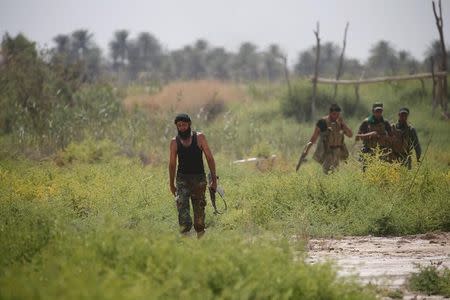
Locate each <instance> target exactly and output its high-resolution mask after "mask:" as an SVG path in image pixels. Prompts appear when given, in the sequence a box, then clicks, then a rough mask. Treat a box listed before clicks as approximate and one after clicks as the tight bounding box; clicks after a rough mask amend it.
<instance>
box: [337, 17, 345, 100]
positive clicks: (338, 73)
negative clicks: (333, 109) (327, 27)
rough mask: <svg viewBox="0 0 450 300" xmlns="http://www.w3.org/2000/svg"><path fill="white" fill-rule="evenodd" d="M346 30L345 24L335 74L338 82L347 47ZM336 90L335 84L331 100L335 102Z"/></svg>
mask: <svg viewBox="0 0 450 300" xmlns="http://www.w3.org/2000/svg"><path fill="white" fill-rule="evenodd" d="M347 30H348V22H347V25H345V31H344V42H343V43H342V52H341V56H340V57H339V64H338V68H337V72H336V81H337V80H339V78H340V77H341V75H342V66H343V63H344V54H345V47H346V45H347ZM337 90H338V85H337V83H336V84H335V85H334V95H333V100H336V96H337Z"/></svg>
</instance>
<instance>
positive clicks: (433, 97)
mask: <svg viewBox="0 0 450 300" xmlns="http://www.w3.org/2000/svg"><path fill="white" fill-rule="evenodd" d="M430 63H431V78H432V81H433V90H432V94H431V97H432V98H431V105H432V110H431V113H432V115H433V116H434V113H435V110H436V104H437V101H436V83H437V82H436V76H435V74H434V57H433V56H432V57H430Z"/></svg>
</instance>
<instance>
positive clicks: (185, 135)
mask: <svg viewBox="0 0 450 300" xmlns="http://www.w3.org/2000/svg"><path fill="white" fill-rule="evenodd" d="M178 136H179V137H180V139H182V140H187V139H189V138H190V137H191V127H190V126H189V128H188V129H187V130H186V131H183V132H181V131H179V130H178Z"/></svg>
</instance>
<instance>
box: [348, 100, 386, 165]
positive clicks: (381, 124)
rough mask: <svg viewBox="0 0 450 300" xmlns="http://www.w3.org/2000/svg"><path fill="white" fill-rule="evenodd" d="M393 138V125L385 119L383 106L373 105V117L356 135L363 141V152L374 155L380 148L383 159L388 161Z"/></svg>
mask: <svg viewBox="0 0 450 300" xmlns="http://www.w3.org/2000/svg"><path fill="white" fill-rule="evenodd" d="M391 136H392V129H391V125H390V124H389V122H388V121H386V120H384V118H383V104H382V103H375V104H373V105H372V115H370V116H369V117H368V118H366V119H365V120H364V121H363V122H362V123H361V125H360V126H359V130H358V134H356V140H359V139H362V141H363V147H362V149H361V152H362V153H368V154H371V155H373V154H375V151H376V149H377V148H379V149H380V150H381V152H382V157H381V158H382V159H386V160H388V155H389V152H390V145H391ZM363 169H365V166H364V167H363Z"/></svg>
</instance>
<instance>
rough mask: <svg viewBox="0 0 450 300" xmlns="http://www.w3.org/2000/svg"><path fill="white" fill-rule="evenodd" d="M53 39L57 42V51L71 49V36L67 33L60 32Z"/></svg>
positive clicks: (61, 52) (65, 51)
mask: <svg viewBox="0 0 450 300" xmlns="http://www.w3.org/2000/svg"><path fill="white" fill-rule="evenodd" d="M53 41H54V42H55V43H56V53H58V54H64V53H68V52H69V51H70V37H69V36H68V35H67V34H58V35H57V36H55V37H54V38H53Z"/></svg>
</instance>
